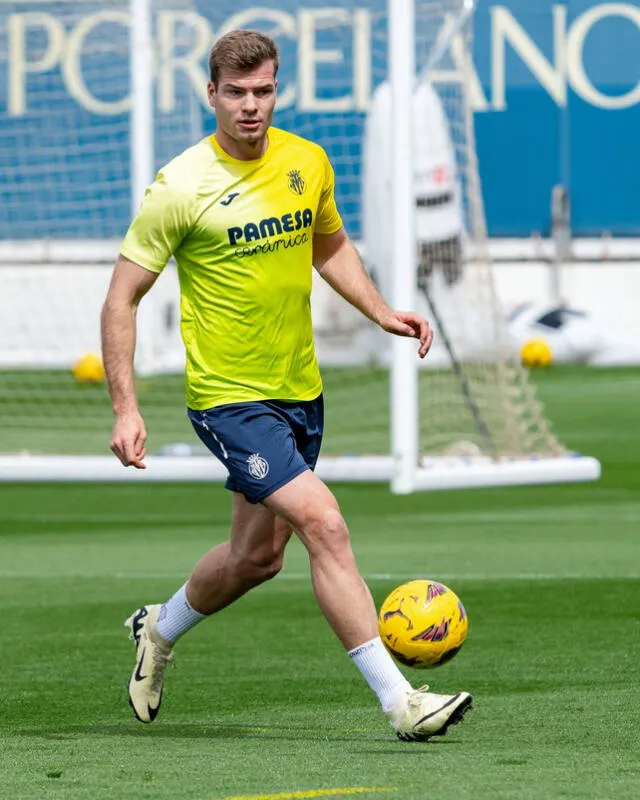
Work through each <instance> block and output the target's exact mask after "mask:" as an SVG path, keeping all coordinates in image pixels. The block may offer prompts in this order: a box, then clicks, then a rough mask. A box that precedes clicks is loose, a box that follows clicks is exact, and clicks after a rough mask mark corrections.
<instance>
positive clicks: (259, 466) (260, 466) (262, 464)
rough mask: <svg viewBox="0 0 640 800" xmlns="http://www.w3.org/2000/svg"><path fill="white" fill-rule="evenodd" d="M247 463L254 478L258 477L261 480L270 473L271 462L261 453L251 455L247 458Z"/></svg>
mask: <svg viewBox="0 0 640 800" xmlns="http://www.w3.org/2000/svg"><path fill="white" fill-rule="evenodd" d="M247 464H248V465H249V475H251V477H252V478H257V479H258V480H259V481H261V480H262V479H263V478H266V477H267V475H268V474H269V462H268V461H267V460H266V459H264V458H262V456H261V455H260V453H253V454H252V455H250V456H249V458H248V459H247Z"/></svg>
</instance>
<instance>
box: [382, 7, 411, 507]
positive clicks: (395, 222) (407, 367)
mask: <svg viewBox="0 0 640 800" xmlns="http://www.w3.org/2000/svg"><path fill="white" fill-rule="evenodd" d="M388 13H389V68H390V77H391V121H390V122H391V133H392V148H393V161H392V167H393V169H392V190H391V202H392V208H391V219H392V232H393V243H392V244H393V246H392V262H391V266H392V286H393V293H392V298H391V301H392V303H393V305H394V307H395V308H396V309H400V310H412V309H414V308H415V305H416V269H417V265H416V258H417V249H416V235H415V229H416V225H415V202H414V191H413V161H414V160H413V156H412V154H413V113H412V112H413V88H414V84H415V71H416V70H415V9H414V0H389V2H388ZM416 351H417V343H416V341H415V340H414V341H412V340H410V339H405V338H401V337H399V336H394V337H393V340H392V353H391V356H392V365H391V440H392V441H391V447H392V453H393V458H394V471H393V478H392V482H391V490H392V491H393V492H394V493H395V494H408V493H409V492H412V491H413V490H414V488H415V476H416V469H417V466H418V356H417V352H416Z"/></svg>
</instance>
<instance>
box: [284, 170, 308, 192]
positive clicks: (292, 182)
mask: <svg viewBox="0 0 640 800" xmlns="http://www.w3.org/2000/svg"><path fill="white" fill-rule="evenodd" d="M287 178H289V188H290V189H291V191H292V192H293V193H294V194H304V190H305V189H306V188H307V182H306V181H305V179H304V178H303V177H302V175H301V174H300V170H299V169H292V170H291V172H287Z"/></svg>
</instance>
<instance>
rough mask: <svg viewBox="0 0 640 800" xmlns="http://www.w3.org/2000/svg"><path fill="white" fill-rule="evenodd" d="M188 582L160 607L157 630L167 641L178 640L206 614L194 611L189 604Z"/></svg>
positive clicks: (204, 617)
mask: <svg viewBox="0 0 640 800" xmlns="http://www.w3.org/2000/svg"><path fill="white" fill-rule="evenodd" d="M186 588H187V584H186V583H185V585H184V586H181V587H180V588H179V589H178V591H177V592H176V593H175V594H174V595H173V597H171V598H170V599H169V600H167V602H166V603H165V604H164V605H163V606H162V608H161V609H160V614H159V616H158V622H157V625H156V631H157V632H158V633H159V634H160V636H162V638H163V639H166V641H167V642H171V643H172V644H173V643H174V642H177V641H178V639H179V638H180V637H181V636H183V635H184V634H185V633H186V632H187V631H190V630H191V628H193V627H194V626H195V625H197V624H198V623H199V622H202V620H203V619H206V614H200V613H199V612H198V611H194V610H193V609H192V608H191V606H190V605H189V601H188V600H187V592H186Z"/></svg>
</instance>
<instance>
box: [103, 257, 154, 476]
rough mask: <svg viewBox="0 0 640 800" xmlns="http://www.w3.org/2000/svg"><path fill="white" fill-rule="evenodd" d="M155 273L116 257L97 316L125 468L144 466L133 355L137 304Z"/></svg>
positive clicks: (114, 443) (116, 442) (116, 446)
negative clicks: (107, 287) (104, 298)
mask: <svg viewBox="0 0 640 800" xmlns="http://www.w3.org/2000/svg"><path fill="white" fill-rule="evenodd" d="M157 277H158V274H157V273H155V272H151V271H149V270H147V269H144V267H141V266H140V265H139V264H136V263H135V262H133V261H130V260H129V259H128V258H125V257H124V256H123V255H120V256H118V260H117V262H116V265H115V268H114V270H113V275H112V277H111V283H110V285H109V290H108V292H107V297H106V300H105V302H104V305H103V307H102V314H101V317H100V323H101V334H102V360H103V362H104V368H105V372H106V376H107V385H108V387H109V395H110V397H111V406H112V408H113V413H114V414H115V418H116V419H115V423H114V425H113V432H112V435H111V449H112V450H113V452H114V453H115V455H116V456H117V457H118V458H119V459H120V461H121V462H122V463H123V464H124V466H125V467H128V466H134V467H136V468H137V469H145V464H144V457H145V452H146V451H145V442H146V439H147V432H146V430H145V426H144V421H143V419H142V416H141V415H140V411H139V410H138V401H137V398H136V390H135V381H134V372H133V355H134V351H135V344H136V315H137V311H138V304H139V303H140V300H141V299H142V298H143V297H144V295H145V294H146V293H147V292H148V291H149V289H150V288H151V287H152V286H153V284H154V283H155V281H156V279H157Z"/></svg>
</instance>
